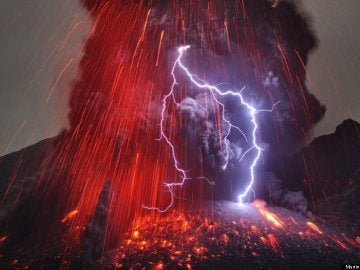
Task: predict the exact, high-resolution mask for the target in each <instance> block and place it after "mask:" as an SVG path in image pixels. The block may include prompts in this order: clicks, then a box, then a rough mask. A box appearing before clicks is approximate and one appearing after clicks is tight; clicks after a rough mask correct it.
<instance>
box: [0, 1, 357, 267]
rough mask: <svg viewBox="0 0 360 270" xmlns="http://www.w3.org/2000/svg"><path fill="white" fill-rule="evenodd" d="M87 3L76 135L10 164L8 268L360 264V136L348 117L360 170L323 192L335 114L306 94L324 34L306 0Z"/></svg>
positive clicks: (5, 226)
mask: <svg viewBox="0 0 360 270" xmlns="http://www.w3.org/2000/svg"><path fill="white" fill-rule="evenodd" d="M82 4H83V5H84V7H86V8H87V9H88V11H89V12H90V13H91V16H92V17H93V22H92V28H91V30H90V33H89V34H88V38H87V39H86V40H85V49H84V50H85V51H84V56H83V58H82V61H81V66H80V73H79V75H78V77H77V79H76V82H75V83H74V85H73V88H72V91H71V96H70V97H69V107H70V113H69V116H68V117H69V120H70V127H69V128H68V130H66V131H64V132H63V133H62V134H60V135H59V136H58V137H56V138H54V139H49V140H48V141H43V142H40V143H39V144H37V145H35V146H32V147H29V148H27V149H25V150H22V151H20V152H16V153H13V154H9V155H7V156H4V157H3V158H1V160H0V177H1V179H3V181H2V183H1V189H0V190H1V193H0V194H1V195H2V197H1V198H2V199H1V210H2V212H1V220H0V221H1V224H0V225H1V226H0V234H1V236H0V247H1V251H0V254H1V258H0V260H1V265H3V267H5V268H9V269H290V268H291V269H304V268H305V267H309V266H311V267H313V268H314V269H340V265H341V264H345V263H360V261H359V258H360V256H359V255H360V227H359V221H358V218H359V217H360V215H359V213H360V212H359V207H358V205H357V203H356V202H359V196H358V194H359V190H360V189H359V187H360V185H359V180H360V179H359V169H360V160H359V158H358V157H359V156H360V155H358V154H360V146H359V138H360V135H359V134H360V128H359V124H357V123H356V122H355V121H350V120H349V121H348V122H346V123H345V122H344V123H345V124H343V125H344V126H345V127H346V128H343V129H341V130H345V129H346V131H343V133H341V134H343V135H339V136H340V137H339V138H351V144H349V145H350V146H348V145H347V144H345V143H344V142H345V140H342V139H339V140H335V142H331V143H330V144H331V146H333V145H335V144H337V143H338V144H339V149H341V151H344V153H345V154H344V156H346V158H348V159H349V160H352V161H351V162H352V163H351V165H350V164H349V166H348V167H347V168H346V176H344V177H342V175H339V176H338V178H337V179H336V180H334V183H333V184H334V185H335V182H336V181H337V182H336V183H337V186H338V189H337V190H336V189H334V188H333V187H332V183H327V184H326V185H325V184H322V182H321V181H323V180H324V179H318V178H319V177H318V176H319V175H320V177H321V175H322V174H321V173H322V172H323V171H322V167H320V166H319V167H316V168H315V169H313V168H314V166H317V165H315V163H316V160H315V158H313V156H316V155H317V154H319V155H320V156H321V153H322V152H321V151H323V149H324V148H326V147H327V146H330V145H329V143H328V144H326V143H325V146H324V147H323V148H321V147H320V148H316V147H314V150H310V151H309V152H310V153H311V154H310V156H311V157H312V158H305V157H307V155H306V154H303V152H301V151H306V148H304V149H305V150H301V151H300V149H301V148H302V147H303V146H304V143H305V141H306V139H307V138H308V136H309V132H310V131H311V129H312V128H313V127H314V125H315V124H316V123H318V122H319V121H320V120H321V119H322V117H323V116H324V114H325V106H324V105H322V104H321V103H320V102H319V101H318V100H317V98H316V97H315V96H314V95H313V94H311V93H310V91H309V90H308V89H307V86H306V65H307V62H308V56H309V53H310V52H311V51H312V50H313V49H314V48H315V47H316V37H315V35H314V34H313V32H312V30H311V28H310V25H309V23H308V21H307V19H306V15H305V14H303V13H302V12H301V10H299V8H298V7H297V6H296V4H295V3H292V2H289V1H275V0H274V1H271V0H234V1H220V0H198V1H194V0H184V1H177V0H171V1H160V0H153V1H147V0H142V1H127V0H121V1H120V0H82ZM344 126H343V127H344ZM339 130H340V128H339ZM339 130H337V131H336V132H338V133H339V132H340V131H339ZM335 134H336V133H335ZM344 134H345V135H344ZM329 136H330V135H329ZM334 136H335V135H334ZM320 139H321V138H319V140H320ZM314 142H315V141H314ZM311 146H312V144H311V145H310V146H308V147H311ZM311 149H312V148H311ZM349 149H355V150H351V151H352V152H351V151H350V150H349ZM299 151H300V152H299ZM312 151H313V152H312ZM294 153H296V154H294ZM305 153H308V152H305ZM312 153H314V154H313V155H312ZM348 153H351V154H348ZM294 155H295V156H294ZM330 155H331V153H329V154H328V158H329V160H330ZM299 160H300V162H299ZM309 162H312V163H311V164H310V165H309ZM299 164H300V165H299ZM294 174H296V177H293V176H294ZM300 175H301V176H304V177H303V178H302V179H298V177H297V176H299V177H300ZM290 176H291V177H290ZM317 177H318V178H317ZM324 181H325V180H324ZM326 181H328V179H326ZM341 193H343V194H347V195H348V197H347V198H345V199H344V201H346V202H348V203H347V204H346V206H348V205H349V202H350V205H351V206H352V207H350V208H351V211H349V212H341V211H342V209H341V208H340V209H337V208H336V207H334V202H335V200H334V196H336V195H337V194H341ZM265 201H266V202H267V203H265ZM340 213H341V215H340Z"/></svg>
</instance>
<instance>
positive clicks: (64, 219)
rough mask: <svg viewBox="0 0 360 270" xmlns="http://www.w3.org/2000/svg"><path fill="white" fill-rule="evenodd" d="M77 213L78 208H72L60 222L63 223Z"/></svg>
mask: <svg viewBox="0 0 360 270" xmlns="http://www.w3.org/2000/svg"><path fill="white" fill-rule="evenodd" d="M77 214H78V210H76V209H75V210H73V211H71V212H70V213H68V214H67V215H66V216H65V217H64V218H63V219H62V220H61V223H65V222H67V221H69V220H71V219H73V218H74V217H75V216H76V215H77Z"/></svg>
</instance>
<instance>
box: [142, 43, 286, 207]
mask: <svg viewBox="0 0 360 270" xmlns="http://www.w3.org/2000/svg"><path fill="white" fill-rule="evenodd" d="M189 48H190V45H186V46H181V47H179V48H178V49H177V50H178V57H177V58H176V60H175V62H174V64H173V66H172V69H171V76H172V78H173V82H172V85H171V88H170V91H169V92H168V93H167V94H166V95H165V96H164V97H163V99H162V110H161V121H160V138H159V139H158V140H161V139H163V140H165V142H166V144H167V145H168V146H169V147H170V150H171V154H172V158H173V161H174V166H175V169H176V170H177V171H178V172H179V174H180V181H179V182H164V185H165V187H166V188H167V190H168V191H169V193H170V202H169V204H168V205H167V206H166V207H165V208H164V209H160V208H158V207H149V206H146V205H143V207H144V208H145V209H150V210H157V211H158V212H161V213H163V212H166V211H167V210H169V209H170V208H171V207H172V205H173V204H174V198H175V194H174V188H175V187H181V186H183V185H184V184H185V182H186V180H188V179H190V178H189V177H188V176H187V174H186V171H185V169H183V168H182V167H181V165H180V163H179V161H178V159H177V156H176V152H175V147H174V145H173V144H172V142H171V141H170V139H169V137H168V136H167V135H166V132H165V129H164V123H165V114H166V110H167V105H168V103H169V100H170V99H172V100H173V102H174V103H175V104H177V105H179V103H177V102H176V100H175V95H174V91H175V87H176V85H177V84H178V81H177V79H176V75H175V70H176V69H177V68H179V69H180V70H181V71H182V72H183V73H184V74H185V75H186V76H187V78H188V79H189V80H190V81H191V82H192V83H193V84H194V85H195V86H196V87H198V88H200V89H205V90H208V91H209V92H210V94H211V96H212V97H213V99H214V101H215V102H216V103H217V104H218V105H219V106H220V107H221V109H222V113H221V117H222V120H223V121H224V122H225V123H226V124H227V126H228V128H227V132H226V134H225V140H224V142H225V149H226V152H225V163H224V165H223V166H222V169H223V170H225V169H226V168H227V165H228V163H229V155H230V154H229V149H230V144H229V140H228V137H229V135H230V133H231V130H232V129H235V130H236V131H238V132H239V133H240V134H241V135H242V136H243V137H244V138H245V140H246V142H248V143H249V140H248V138H247V136H246V135H245V133H244V132H243V131H242V130H241V129H240V128H239V127H237V126H235V125H233V124H232V123H231V121H230V120H228V119H227V118H226V117H225V105H224V104H223V103H222V102H220V101H219V100H218V98H217V97H218V96H234V97H236V98H238V100H239V102H240V104H241V105H242V106H244V107H245V108H246V109H247V111H248V113H249V116H250V119H251V123H252V127H253V128H252V132H251V144H252V146H251V147H250V148H249V149H248V150H246V151H245V152H244V154H243V155H242V156H241V158H240V161H241V160H242V159H243V158H244V157H245V156H246V155H247V154H248V153H250V152H252V151H256V155H255V157H254V159H253V160H252V162H251V165H250V167H249V172H250V179H249V181H248V184H247V185H246V188H245V189H244V191H243V193H241V194H240V195H239V196H238V199H239V203H240V204H243V203H244V198H245V197H246V196H247V195H248V194H249V192H250V190H252V186H253V184H254V178H255V167H256V164H257V162H258V160H259V158H260V155H261V151H262V150H263V149H262V148H261V147H260V146H259V145H258V142H257V139H256V132H257V130H258V124H257V120H256V115H257V113H259V112H272V111H273V110H274V108H275V106H276V105H277V104H278V103H279V102H280V101H278V102H276V103H275V104H273V106H272V108H271V109H269V110H257V109H256V108H255V107H253V106H252V105H251V104H250V103H248V102H246V101H245V100H244V98H243V96H242V91H243V90H244V89H245V86H244V87H243V88H242V89H241V90H240V91H238V92H235V91H232V90H225V91H223V90H221V89H219V88H218V87H217V86H214V85H211V84H209V83H207V82H206V81H204V80H202V79H200V78H199V77H198V76H197V75H195V74H192V73H191V72H190V71H189V69H188V68H187V67H186V66H185V65H184V64H183V63H182V61H181V59H182V57H183V55H184V53H185V51H187V50H188V49H189ZM197 179H204V180H206V181H207V182H208V183H209V184H212V185H214V182H212V181H210V180H208V179H207V178H206V177H198V178H197Z"/></svg>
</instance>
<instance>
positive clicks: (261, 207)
mask: <svg viewBox="0 0 360 270" xmlns="http://www.w3.org/2000/svg"><path fill="white" fill-rule="evenodd" d="M252 205H253V206H255V207H256V209H258V211H259V213H260V214H261V215H262V216H263V217H264V218H265V219H266V220H267V221H268V222H270V223H271V224H272V225H274V226H275V227H277V228H282V226H283V223H282V221H281V220H280V219H279V218H278V217H277V216H276V215H275V214H274V213H272V212H270V211H268V210H267V209H266V204H265V202H262V201H258V200H256V201H254V202H253V203H252Z"/></svg>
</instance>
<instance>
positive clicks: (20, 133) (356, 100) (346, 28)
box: [0, 0, 360, 156]
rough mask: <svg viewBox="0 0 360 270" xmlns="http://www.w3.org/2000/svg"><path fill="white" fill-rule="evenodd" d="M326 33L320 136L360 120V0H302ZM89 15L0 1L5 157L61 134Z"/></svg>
mask: <svg viewBox="0 0 360 270" xmlns="http://www.w3.org/2000/svg"><path fill="white" fill-rule="evenodd" d="M296 2H297V3H300V4H299V6H300V5H301V6H302V7H301V8H302V9H303V10H305V11H306V13H307V15H308V16H309V17H310V18H311V20H312V21H313V27H314V29H315V31H316V33H317V36H318V38H319V40H320V44H319V48H318V49H317V50H316V51H315V52H314V53H313V54H312V55H311V56H310V63H309V68H308V70H309V74H308V78H309V80H308V85H309V89H310V90H311V91H312V92H313V93H314V94H315V95H316V96H317V97H318V99H319V100H320V101H321V102H322V103H324V104H326V106H327V113H326V115H325V118H324V119H323V120H322V122H321V123H320V124H318V126H317V127H316V128H315V130H314V135H315V136H317V135H321V134H326V133H331V132H332V131H333V130H334V129H335V127H336V126H337V125H338V124H339V123H340V122H341V121H342V120H343V119H346V118H353V119H355V120H357V121H360V106H359V105H360V92H359V89H358V82H359V81H360V35H359V34H358V33H359V29H358V27H359V26H360V16H359V15H358V14H360V1H359V0H303V1H296ZM89 29H90V19H89V17H88V15H87V14H86V12H85V10H83V9H82V7H81V6H80V5H79V4H78V2H77V1H75V0H62V1H58V0H16V1H14V0H2V1H1V2H0V57H1V62H0V85H1V88H0V126H1V132H0V156H1V155H3V154H5V153H9V152H12V151H14V150H18V149H21V148H23V147H25V146H27V145H30V144H33V143H35V142H37V141H39V140H41V139H44V138H47V137H51V136H55V135H56V134H58V133H59V132H60V131H61V129H63V128H65V127H66V125H67V118H66V115H67V113H68V110H67V106H66V104H67V98H68V94H69V91H70V89H71V84H72V82H73V81H74V79H75V76H76V72H77V66H78V63H79V61H80V59H81V56H82V47H81V46H82V40H84V38H85V37H86V35H87V33H88V31H89Z"/></svg>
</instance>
